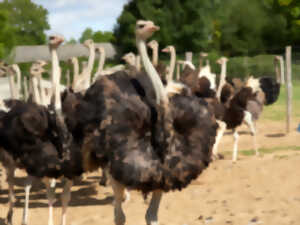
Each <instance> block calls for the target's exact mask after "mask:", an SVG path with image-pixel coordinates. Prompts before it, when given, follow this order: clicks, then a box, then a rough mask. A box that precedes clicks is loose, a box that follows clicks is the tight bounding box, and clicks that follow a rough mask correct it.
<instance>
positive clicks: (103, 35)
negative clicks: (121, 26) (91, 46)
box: [79, 28, 115, 43]
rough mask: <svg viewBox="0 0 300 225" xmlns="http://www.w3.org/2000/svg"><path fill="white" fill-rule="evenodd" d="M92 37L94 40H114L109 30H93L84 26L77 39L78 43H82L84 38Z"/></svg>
mask: <svg viewBox="0 0 300 225" xmlns="http://www.w3.org/2000/svg"><path fill="white" fill-rule="evenodd" d="M88 39H92V40H93V41H94V42H97V43H100V42H114V40H115V37H114V34H113V33H112V32H110V31H104V32H102V31H96V32H94V31H93V30H92V28H86V29H85V30H84V31H83V32H82V34H81V37H80V39H79V42H80V43H83V42H84V41H85V40H88Z"/></svg>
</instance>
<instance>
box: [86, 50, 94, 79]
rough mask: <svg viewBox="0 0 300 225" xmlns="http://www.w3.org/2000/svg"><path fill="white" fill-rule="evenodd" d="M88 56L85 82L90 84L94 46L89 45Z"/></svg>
mask: <svg viewBox="0 0 300 225" xmlns="http://www.w3.org/2000/svg"><path fill="white" fill-rule="evenodd" d="M89 51H90V56H89V60H88V66H87V79H86V80H87V82H88V83H89V84H90V82H91V74H92V70H93V66H94V62H95V46H94V45H92V46H89Z"/></svg>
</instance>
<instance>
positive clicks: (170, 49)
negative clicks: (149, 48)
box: [161, 45, 175, 53]
mask: <svg viewBox="0 0 300 225" xmlns="http://www.w3.org/2000/svg"><path fill="white" fill-rule="evenodd" d="M173 50H174V51H175V48H174V46H172V45H168V46H167V47H165V48H164V49H162V50H161V51H162V52H165V53H170V52H171V51H173Z"/></svg>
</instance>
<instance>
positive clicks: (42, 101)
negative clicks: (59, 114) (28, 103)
mask: <svg viewBox="0 0 300 225" xmlns="http://www.w3.org/2000/svg"><path fill="white" fill-rule="evenodd" d="M38 85H39V90H40V99H41V102H40V104H42V105H45V106H46V105H47V101H46V93H45V88H44V87H43V85H42V74H41V75H40V76H38Z"/></svg>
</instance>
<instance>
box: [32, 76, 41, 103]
mask: <svg viewBox="0 0 300 225" xmlns="http://www.w3.org/2000/svg"><path fill="white" fill-rule="evenodd" d="M32 89H33V96H34V101H35V103H36V104H41V96H40V93H39V90H38V79H37V77H36V76H35V75H33V77H32Z"/></svg>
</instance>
